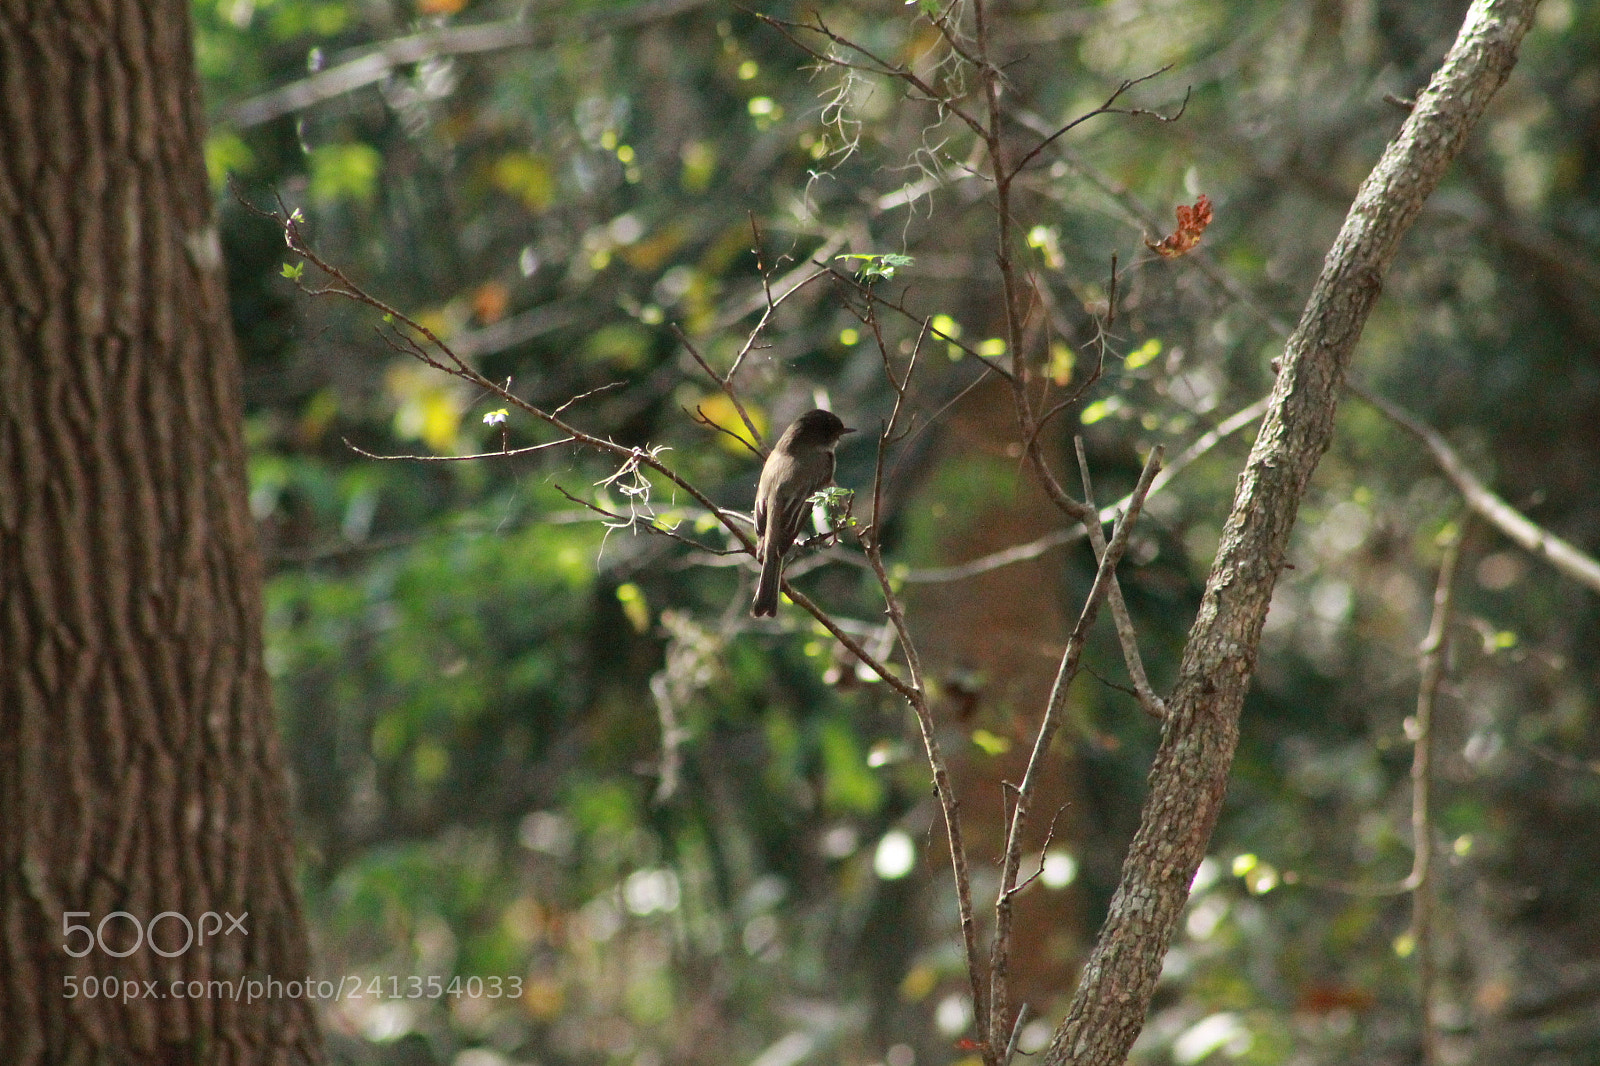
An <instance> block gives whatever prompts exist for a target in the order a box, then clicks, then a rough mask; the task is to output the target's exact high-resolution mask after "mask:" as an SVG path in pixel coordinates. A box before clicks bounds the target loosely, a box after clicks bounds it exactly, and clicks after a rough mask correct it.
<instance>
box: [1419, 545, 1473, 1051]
mask: <svg viewBox="0 0 1600 1066" xmlns="http://www.w3.org/2000/svg"><path fill="white" fill-rule="evenodd" d="M1460 558H1461V531H1460V530H1459V529H1458V530H1456V531H1455V532H1454V533H1452V534H1451V535H1450V536H1449V538H1448V539H1447V540H1446V541H1445V544H1444V558H1443V559H1442V560H1441V561H1440V563H1439V581H1438V584H1437V585H1436V586H1435V587H1434V590H1433V619H1432V621H1431V622H1430V623H1429V624H1428V635H1427V636H1426V637H1424V638H1423V640H1422V646H1421V652H1422V671H1421V672H1422V680H1421V683H1420V684H1419V685H1418V687H1417V714H1416V720H1415V734H1416V735H1415V737H1414V738H1413V739H1414V741H1415V744H1416V747H1415V748H1414V750H1413V752H1412V758H1411V841H1412V843H1411V846H1412V860H1411V861H1412V866H1411V876H1410V877H1409V878H1407V880H1408V881H1409V882H1410V885H1411V888H1412V890H1413V892H1412V896H1411V933H1412V937H1413V938H1414V939H1415V942H1416V951H1417V1002H1418V1007H1419V1009H1420V1012H1421V1018H1420V1023H1421V1024H1420V1028H1421V1030H1422V1062H1423V1066H1434V1064H1435V1063H1436V1062H1438V1060H1439V1034H1438V1029H1437V1026H1436V1024H1435V1019H1434V1009H1433V986H1434V977H1435V961H1434V951H1433V888H1434V886H1433V877H1432V874H1433V818H1432V806H1431V803H1432V795H1433V708H1434V703H1435V701H1436V700H1437V699H1438V696H1439V683H1440V681H1441V680H1443V678H1444V670H1445V662H1446V658H1447V652H1448V647H1447V644H1448V640H1449V634H1450V619H1451V617H1452V615H1453V613H1454V609H1455V576H1456V563H1457V562H1458V561H1459V560H1460Z"/></svg>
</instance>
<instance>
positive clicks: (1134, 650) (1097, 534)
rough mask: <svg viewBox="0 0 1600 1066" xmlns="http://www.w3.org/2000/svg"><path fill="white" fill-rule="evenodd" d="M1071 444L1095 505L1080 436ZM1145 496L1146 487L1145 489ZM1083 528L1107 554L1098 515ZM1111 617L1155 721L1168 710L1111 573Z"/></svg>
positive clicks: (1088, 499) (1142, 702)
mask: <svg viewBox="0 0 1600 1066" xmlns="http://www.w3.org/2000/svg"><path fill="white" fill-rule="evenodd" d="M1072 443H1073V446H1074V447H1075V448H1076V449H1077V453H1078V469H1079V471H1080V472H1081V474H1082V477H1083V502H1084V503H1086V504H1088V505H1089V506H1090V507H1093V506H1094V483H1093V481H1092V480H1091V478H1090V476H1089V457H1088V455H1087V454H1085V452H1084V448H1083V438H1082V437H1074V438H1072ZM1146 494H1147V495H1148V489H1147V490H1146ZM1083 528H1084V529H1085V530H1086V531H1087V532H1088V534H1089V543H1090V545H1092V546H1093V548H1094V554H1095V557H1096V558H1099V559H1104V558H1105V554H1106V535H1105V533H1104V532H1102V531H1101V529H1100V520H1099V515H1096V516H1095V518H1094V520H1093V521H1089V522H1085V523H1084V524H1083ZM1110 599H1111V617H1112V619H1113V620H1114V621H1115V622H1116V627H1117V641H1118V642H1119V643H1120V644H1121V645H1122V658H1123V661H1124V662H1126V663H1127V664H1128V677H1129V678H1130V679H1131V680H1132V681H1133V691H1134V693H1135V694H1136V695H1137V697H1138V700H1139V706H1140V707H1142V708H1144V713H1145V714H1148V715H1149V716H1150V717H1151V718H1154V719H1155V720H1156V721H1158V722H1159V721H1160V720H1161V719H1162V718H1163V717H1165V715H1166V713H1167V708H1166V706H1165V705H1164V704H1163V703H1162V702H1161V697H1160V696H1157V695H1156V694H1155V692H1154V691H1153V690H1151V688H1150V679H1149V677H1147V676H1146V675H1145V672H1144V659H1143V658H1141V657H1140V655H1139V635H1138V634H1137V633H1135V632H1134V630H1133V619H1132V618H1131V617H1129V615H1128V604H1127V602H1126V601H1124V600H1123V598H1122V583H1121V582H1119V581H1118V580H1117V575H1116V574H1115V573H1113V574H1112V575H1111V597H1110Z"/></svg>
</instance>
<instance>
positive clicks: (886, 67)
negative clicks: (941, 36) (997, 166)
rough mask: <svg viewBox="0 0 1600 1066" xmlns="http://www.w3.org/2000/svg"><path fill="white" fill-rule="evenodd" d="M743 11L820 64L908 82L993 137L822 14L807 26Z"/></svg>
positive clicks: (981, 134) (952, 103) (975, 129)
mask: <svg viewBox="0 0 1600 1066" xmlns="http://www.w3.org/2000/svg"><path fill="white" fill-rule="evenodd" d="M743 10H744V11H745V12H746V13H747V14H749V15H752V16H754V17H755V18H758V19H760V20H761V21H762V22H765V23H766V24H767V25H769V26H771V27H772V28H773V29H775V30H777V31H778V32H779V33H781V34H783V36H784V37H785V38H787V39H788V41H789V43H790V44H792V45H794V46H795V47H796V48H798V49H800V50H801V51H802V52H804V53H806V54H807V55H809V56H811V57H812V58H813V59H815V60H817V61H818V62H819V63H824V64H826V65H828V66H831V67H839V68H842V69H844V70H860V71H865V72H866V73H868V74H876V75H878V76H880V77H884V78H893V79H895V80H896V81H901V82H904V83H905V84H907V85H909V86H911V87H912V88H913V89H915V90H916V91H917V92H919V93H921V94H922V97H921V98H922V99H923V100H924V101H926V102H928V103H932V104H935V105H937V106H938V108H939V109H940V110H941V111H947V112H949V113H950V114H952V115H954V116H955V117H956V118H958V119H960V120H961V121H962V122H963V123H964V124H965V125H966V126H967V128H968V129H970V130H972V132H973V133H975V134H977V135H978V136H979V137H981V138H985V139H987V137H988V135H989V134H988V131H987V130H985V129H984V127H983V124H982V123H981V122H979V121H978V120H977V119H976V118H974V117H973V116H972V115H969V114H968V113H967V112H966V111H965V110H964V109H962V108H961V107H960V106H959V105H958V104H956V103H955V101H953V100H951V99H950V97H949V96H948V95H947V94H942V93H940V92H939V91H937V90H936V89H934V88H933V87H932V86H931V85H929V84H928V83H927V82H925V81H923V80H922V79H921V78H920V77H918V76H917V74H916V72H915V71H913V70H911V69H910V68H909V67H906V66H904V65H902V64H898V63H890V62H889V61H888V60H886V59H882V58H880V57H879V56H878V55H876V54H875V53H874V52H873V51H872V50H871V49H869V48H866V47H865V46H863V45H860V44H857V43H856V42H855V41H852V40H850V39H849V38H847V37H844V36H841V35H840V34H837V33H835V32H833V31H832V30H831V29H829V28H828V25H827V23H825V22H823V21H822V16H821V15H819V14H817V13H815V12H813V13H812V17H813V18H815V19H816V22H815V23H805V22H791V21H789V20H788V19H780V18H775V17H774V16H772V15H768V14H765V13H764V12H760V11H755V10H752V9H750V8H744V9H743ZM800 32H804V33H814V34H816V35H817V36H819V37H823V38H826V39H827V40H829V41H831V42H832V43H834V44H836V45H838V46H839V47H841V48H847V49H849V50H850V51H852V52H855V53H856V54H858V55H861V56H864V57H865V58H866V59H867V60H869V62H867V63H855V62H851V61H850V60H848V59H845V58H843V57H841V56H838V55H835V54H834V53H832V52H824V51H821V50H819V49H816V48H813V47H812V46H811V45H810V44H808V43H806V42H805V41H803V40H801V39H800V37H799V36H797V34H798V33H800Z"/></svg>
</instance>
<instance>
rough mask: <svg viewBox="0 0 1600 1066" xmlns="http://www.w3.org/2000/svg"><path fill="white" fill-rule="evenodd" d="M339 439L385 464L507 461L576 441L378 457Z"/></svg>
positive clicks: (374, 453) (343, 439)
mask: <svg viewBox="0 0 1600 1066" xmlns="http://www.w3.org/2000/svg"><path fill="white" fill-rule="evenodd" d="M339 439H340V440H342V441H344V446H345V447H346V448H349V449H350V450H351V451H353V452H355V453H356V454H357V455H359V456H361V457H362V458H365V459H381V460H384V461H385V462H395V461H399V460H405V461H407V462H413V463H465V462H468V461H469V460H473V459H509V458H511V457H512V456H515V455H527V454H529V453H530V452H542V451H544V450H545V449H546V448H559V447H561V446H562V445H564V444H574V443H576V441H577V438H575V437H567V438H565V439H563V440H552V441H546V442H545V443H543V444H531V445H529V446H528V447H526V448H512V449H510V450H509V451H499V452H477V453H475V454H473V455H379V454H378V453H377V452H369V451H367V450H366V449H365V448H361V447H358V446H356V445H354V444H351V443H350V438H349V437H341V438H339Z"/></svg>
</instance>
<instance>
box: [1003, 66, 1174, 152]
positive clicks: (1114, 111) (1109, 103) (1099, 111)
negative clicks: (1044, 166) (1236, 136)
mask: <svg viewBox="0 0 1600 1066" xmlns="http://www.w3.org/2000/svg"><path fill="white" fill-rule="evenodd" d="M1171 69H1172V64H1171V63H1168V64H1167V65H1166V66H1164V67H1162V68H1161V69H1160V70H1154V71H1151V72H1150V73H1149V74H1143V75H1141V76H1139V77H1137V78H1129V79H1127V80H1126V81H1124V82H1123V83H1122V84H1121V85H1119V86H1117V90H1116V92H1114V93H1112V94H1111V96H1110V97H1109V98H1108V99H1107V100H1106V102H1105V103H1103V104H1101V105H1100V106H1099V107H1097V108H1095V109H1094V110H1093V111H1086V112H1084V113H1083V114H1081V115H1079V116H1078V117H1077V118H1075V119H1073V120H1072V121H1071V122H1068V123H1067V124H1066V125H1065V126H1062V127H1060V128H1059V129H1057V130H1056V131H1055V132H1054V133H1052V134H1050V135H1049V136H1048V137H1046V138H1045V139H1044V140H1042V141H1040V142H1039V143H1038V144H1036V145H1034V146H1033V148H1032V150H1030V151H1029V152H1028V153H1027V154H1026V155H1024V156H1023V157H1022V158H1021V159H1019V160H1017V162H1016V163H1015V165H1013V166H1012V168H1011V173H1010V174H1009V175H1007V176H1008V177H1010V178H1014V177H1016V176H1017V175H1018V174H1020V173H1022V170H1023V168H1024V167H1026V166H1027V165H1028V164H1029V163H1031V162H1033V160H1034V159H1036V158H1038V155H1039V153H1040V152H1042V151H1044V150H1045V149H1046V148H1048V147H1050V145H1052V144H1054V143H1055V142H1056V140H1057V139H1059V138H1060V137H1062V136H1063V135H1065V134H1067V133H1069V132H1071V131H1072V130H1073V129H1075V128H1076V127H1078V126H1081V125H1083V124H1084V123H1085V122H1088V121H1089V120H1090V119H1092V118H1095V117H1097V116H1100V115H1145V116H1147V117H1149V118H1153V119H1155V120H1157V121H1158V122H1176V121H1178V120H1179V119H1180V118H1182V117H1183V113H1184V112H1185V111H1187V110H1189V94H1190V92H1191V91H1192V90H1191V89H1184V90H1183V103H1182V104H1180V105H1179V106H1178V110H1177V111H1175V112H1173V113H1172V114H1170V115H1163V114H1162V113H1161V112H1159V111H1152V110H1150V109H1148V108H1143V107H1116V106H1114V105H1115V104H1116V102H1117V100H1118V99H1119V98H1120V97H1121V96H1122V94H1123V93H1125V92H1127V91H1128V90H1129V89H1131V88H1133V87H1134V86H1135V85H1138V84H1139V83H1140V82H1146V81H1149V80H1150V79H1152V78H1159V77H1160V76H1161V75H1163V74H1165V73H1166V72H1167V71H1169V70H1171Z"/></svg>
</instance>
